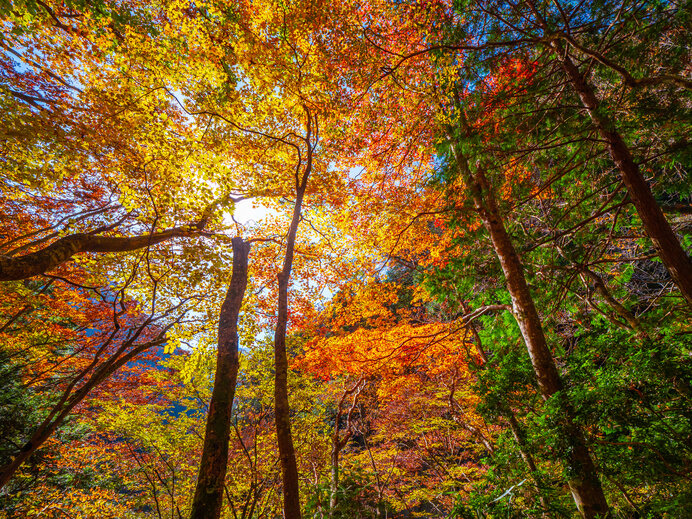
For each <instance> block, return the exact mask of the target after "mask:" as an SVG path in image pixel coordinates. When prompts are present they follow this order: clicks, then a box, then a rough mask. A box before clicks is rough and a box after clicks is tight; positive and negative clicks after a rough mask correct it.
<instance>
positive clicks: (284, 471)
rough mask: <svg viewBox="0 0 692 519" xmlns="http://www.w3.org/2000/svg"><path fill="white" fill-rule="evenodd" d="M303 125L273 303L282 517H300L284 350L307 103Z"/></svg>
mask: <svg viewBox="0 0 692 519" xmlns="http://www.w3.org/2000/svg"><path fill="white" fill-rule="evenodd" d="M303 108H304V110H305V113H306V119H307V127H306V134H305V137H304V138H303V140H304V142H305V144H306V145H307V146H306V147H307V158H306V163H305V166H304V168H303V173H302V175H299V171H300V165H301V159H300V155H299V161H298V162H299V163H298V167H297V169H296V203H295V205H294V206H293V218H292V219H291V224H290V225H289V227H288V235H287V236H286V255H285V256H284V264H283V267H282V269H281V272H279V276H278V281H279V296H278V305H277V307H278V308H277V317H276V330H275V331H274V421H275V424H276V440H277V443H278V445H279V458H280V460H281V479H282V483H283V498H284V499H283V505H284V510H283V511H284V519H300V516H301V513H300V487H299V485H298V465H297V463H296V453H295V449H294V447H293V436H292V434H291V420H290V406H289V404H288V356H287V354H286V328H287V326H288V282H289V280H290V278H291V268H292V266H293V254H294V251H295V244H296V234H297V233H298V224H299V223H300V213H301V210H302V208H303V198H304V197H305V189H306V188H307V185H308V179H309V178H310V173H311V172H312V152H313V149H314V148H313V147H314V143H313V142H312V121H313V119H312V117H313V116H312V114H311V113H310V110H309V109H308V108H307V106H303Z"/></svg>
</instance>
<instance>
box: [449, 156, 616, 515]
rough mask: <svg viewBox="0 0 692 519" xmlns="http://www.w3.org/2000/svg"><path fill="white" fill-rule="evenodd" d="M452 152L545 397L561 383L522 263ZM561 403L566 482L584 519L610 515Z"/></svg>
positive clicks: (486, 193) (580, 436)
mask: <svg viewBox="0 0 692 519" xmlns="http://www.w3.org/2000/svg"><path fill="white" fill-rule="evenodd" d="M454 153H455V159H456V163H457V168H458V171H459V174H460V175H461V176H462V178H463V179H464V181H465V182H466V184H467V186H468V188H469V189H470V191H471V194H472V197H473V201H474V205H475V207H476V209H477V211H478V213H479V215H480V218H481V220H482V221H483V225H484V226H485V228H486V230H487V231H488V233H489V234H490V239H491V241H492V244H493V248H494V250H495V254H496V255H497V258H498V260H499V261H500V265H501V267H502V271H503V273H504V275H505V282H506V286H507V290H508V291H509V294H510V297H511V298H512V308H513V313H514V317H515V319H516V321H517V324H518V325H519V329H520V331H521V334H522V336H523V338H524V342H525V344H526V347H527V349H528V352H529V357H530V358H531V364H532V366H533V370H534V373H535V374H536V378H537V380H538V387H539V390H540V393H541V396H542V397H543V398H544V399H546V400H547V399H548V398H550V397H552V396H553V395H555V394H556V393H558V392H559V391H560V390H561V389H562V382H561V380H560V377H559V375H558V372H557V368H556V366H555V360H554V359H553V356H552V353H551V352H550V349H549V348H548V344H547V342H546V339H545V335H544V333H543V327H542V324H541V320H540V317H539V316H538V311H537V310H536V306H535V304H534V302H533V297H532V296H531V293H530V292H529V287H528V285H527V283H526V278H525V276H524V268H523V265H522V263H521V260H520V259H519V256H518V255H517V252H516V250H515V248H514V245H513V244H512V241H511V239H510V237H509V234H508V233H507V230H506V229H505V226H504V222H503V220H502V218H501V216H500V212H499V210H498V208H497V205H496V204H495V199H494V197H493V195H492V192H491V190H490V186H489V184H488V182H487V179H486V178H485V175H484V173H483V171H482V169H481V168H480V167H477V168H476V172H475V174H474V173H472V172H471V169H470V168H469V165H468V160H467V158H466V157H464V156H462V155H461V154H459V153H457V152H456V150H454ZM560 407H561V411H562V414H563V427H562V428H563V434H564V435H565V440H566V441H567V442H568V443H569V449H568V453H567V463H568V465H569V469H570V473H571V477H570V479H569V481H568V484H569V487H570V490H571V492H572V496H573V498H574V501H575V503H576V505H577V508H578V509H579V512H580V513H581V515H582V516H583V517H584V518H586V519H591V518H594V519H595V518H597V517H601V518H603V517H606V516H607V515H608V514H609V509H608V503H607V502H606V499H605V495H604V494H603V489H602V487H601V483H600V481H599V479H598V475H597V472H596V467H595V466H594V464H593V461H592V459H591V455H590V453H589V450H588V448H587V447H586V439H585V437H584V433H583V431H582V430H581V428H580V427H579V426H578V425H577V424H576V423H575V422H574V418H573V417H574V413H573V411H572V409H571V407H570V405H569V403H568V402H566V401H565V400H564V399H563V398H560Z"/></svg>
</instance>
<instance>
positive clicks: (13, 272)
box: [0, 225, 199, 281]
mask: <svg viewBox="0 0 692 519" xmlns="http://www.w3.org/2000/svg"><path fill="white" fill-rule="evenodd" d="M198 230H199V226H198V225H194V226H190V227H175V228H173V229H169V230H167V231H162V232H158V233H152V234H145V235H142V236H127V237H112V236H95V235H93V234H84V233H77V234H71V235H69V236H65V237H63V238H60V239H59V240H56V241H54V242H53V243H51V244H50V245H48V246H47V247H45V248H43V249H41V250H38V251H36V252H31V253H29V254H25V255H23V256H19V257H18V258H12V257H9V256H2V255H0V281H17V280H20V279H26V278H30V277H33V276H38V275H40V274H43V273H45V272H47V271H49V270H52V269H54V268H55V267H57V266H59V265H61V264H62V263H65V262H66V261H68V260H69V259H70V258H71V257H72V256H74V255H75V254H79V253H82V252H128V251H133V250H137V249H143V248H145V247H150V246H152V245H155V244H157V243H161V242H163V241H166V240H170V239H171V238H175V237H178V236H188V235H190V234H192V233H193V232H194V231H198Z"/></svg>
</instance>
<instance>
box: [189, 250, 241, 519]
mask: <svg viewBox="0 0 692 519" xmlns="http://www.w3.org/2000/svg"><path fill="white" fill-rule="evenodd" d="M232 245H233V274H232V277H231V283H230V284H229V286H228V292H227V293H226V299H225V300H224V302H223V305H222V306H221V313H220V316H219V338H218V347H217V350H216V374H215V375H214V390H213V392H212V395H211V402H210V403H209V413H208V414H207V426H206V429H205V432H204V448H203V450H202V459H201V461H200V465H199V476H198V477H197V488H196V490H195V497H194V500H193V502H192V513H191V514H190V518H191V519H218V518H219V517H220V515H221V505H222V504H223V493H224V481H225V479H226V466H227V464H228V442H229V439H230V431H231V413H232V408H233V398H234V397H235V386H236V380H237V378H238V366H239V358H238V316H239V314H240V308H241V306H242V304H243V298H244V297H245V289H246V288H247V276H248V274H247V271H248V255H249V253H250V244H249V243H247V242H245V241H243V239H242V238H240V237H236V238H233V240H232Z"/></svg>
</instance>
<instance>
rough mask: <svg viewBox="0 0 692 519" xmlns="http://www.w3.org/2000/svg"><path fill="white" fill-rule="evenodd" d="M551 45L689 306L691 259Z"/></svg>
mask: <svg viewBox="0 0 692 519" xmlns="http://www.w3.org/2000/svg"><path fill="white" fill-rule="evenodd" d="M543 23H545V22H543ZM546 30H547V26H546ZM550 45H551V47H552V49H553V51H554V52H555V55H556V56H557V59H558V60H559V62H560V64H561V65H562V68H563V70H564V71H565V73H566V74H567V77H568V78H569V81H570V83H571V84H572V86H573V88H574V89H575V90H576V92H577V94H578V95H579V99H580V100H581V102H582V105H583V106H584V108H586V111H587V113H588V114H589V117H590V119H591V122H592V123H593V125H594V127H595V128H596V129H597V130H598V133H599V134H600V135H601V138H602V139H603V140H604V141H605V143H606V146H607V148H608V152H609V153H610V156H611V157H612V159H613V162H614V163H615V166H616V167H617V169H618V171H619V172H620V178H622V181H623V183H624V184H625V187H626V188H627V193H628V194H629V197H630V199H631V200H632V203H633V204H634V207H635V208H636V210H637V214H639V218H641V220H642V224H643V225H644V230H645V231H646V234H647V235H648V236H649V238H650V239H651V241H652V243H653V244H654V247H655V248H656V252H657V253H658V255H659V257H660V258H661V261H662V262H663V264H664V265H665V267H666V269H668V272H669V273H670V277H671V278H673V281H674V282H675V284H676V285H677V286H678V288H679V289H680V291H681V292H682V295H683V296H684V298H685V299H686V300H687V303H688V304H689V305H692V261H690V258H689V256H688V255H687V253H686V252H685V250H684V249H683V248H682V245H680V241H679V240H678V238H677V236H675V233H674V232H673V229H672V228H671V226H670V224H669V223H668V220H666V217H665V216H664V215H663V211H661V208H660V207H659V205H658V204H657V203H656V199H655V198H654V196H653V194H652V193H651V188H650V187H649V184H647V182H646V180H644V176H643V175H642V173H641V171H640V170H639V166H638V165H637V164H636V163H635V162H634V159H633V157H632V153H631V152H630V150H629V147H628V146H627V144H626V143H625V141H624V139H623V138H622V136H621V135H620V133H618V131H617V128H616V127H615V124H614V123H613V121H611V120H610V119H609V118H608V117H607V116H606V115H605V113H604V112H603V111H602V110H601V109H600V103H599V101H598V99H597V98H596V94H595V93H594V90H593V88H591V86H590V85H589V84H588V83H587V82H586V80H585V79H584V76H583V75H582V74H581V73H580V72H579V69H578V68H577V66H576V65H575V64H574V62H573V61H572V59H571V58H570V56H569V54H567V53H566V52H565V50H564V49H563V48H562V45H560V42H559V41H557V40H554V41H552V42H551V43H550Z"/></svg>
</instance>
